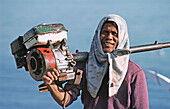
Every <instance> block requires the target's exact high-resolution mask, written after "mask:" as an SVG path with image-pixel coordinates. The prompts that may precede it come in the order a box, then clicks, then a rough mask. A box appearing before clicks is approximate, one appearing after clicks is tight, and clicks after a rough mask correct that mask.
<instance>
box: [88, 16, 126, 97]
mask: <svg viewBox="0 0 170 109" xmlns="http://www.w3.org/2000/svg"><path fill="white" fill-rule="evenodd" d="M105 21H113V22H115V23H116V24H117V26H118V46H117V48H116V50H114V51H113V52H112V53H104V51H103V49H102V44H101V41H100V31H101V29H102V25H103V24H104V22H105ZM118 49H129V37H128V32H127V24H126V22H125V20H124V19H123V18H122V17H120V16H118V15H114V14H112V15H108V16H106V17H104V18H103V19H102V20H101V21H100V23H99V25H98V27H97V30H96V33H95V35H94V37H93V41H92V44H91V48H90V53H89V59H88V63H87V71H86V76H87V89H88V91H89V92H90V94H91V96H92V97H93V98H95V97H96V96H97V93H98V91H99V88H100V86H101V84H102V81H103V78H104V76H105V74H106V73H107V72H108V69H109V87H108V88H109V97H111V96H113V95H115V94H116V93H117V92H118V89H119V88H120V86H121V84H122V82H123V80H124V78H125V75H126V72H127V68H128V61H129V55H128V54H127V55H122V54H121V53H119V52H116V51H117V50H118Z"/></svg>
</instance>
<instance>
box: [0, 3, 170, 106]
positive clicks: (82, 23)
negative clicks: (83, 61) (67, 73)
mask: <svg viewBox="0 0 170 109" xmlns="http://www.w3.org/2000/svg"><path fill="white" fill-rule="evenodd" d="M169 11H170V1H169V0H130V1H129V0H128V1H125V0H84V1H82V0H0V109H60V108H61V107H60V106H59V105H58V104H57V103H56V102H55V101H54V100H53V99H52V97H51V95H50V94H49V92H45V93H40V92H38V85H39V84H41V83H42V82H37V81H35V80H33V79H32V78H31V76H30V75H29V72H26V71H25V70H24V68H22V69H16V64H15V61H14V57H13V56H12V54H11V50H10V43H11V42H12V41H13V40H14V39H16V38H17V37H18V36H20V35H21V36H22V35H23V34H24V33H25V32H27V31H28V30H29V29H31V28H32V27H33V26H36V25H38V24H41V23H63V24H64V25H65V27H66V28H67V29H68V41H67V45H68V46H69V47H70V50H71V52H75V51H76V50H79V51H89V49H90V44H91V41H92V37H93V35H94V32H95V29H96V27H97V25H98V23H99V21H100V20H101V18H102V17H103V16H105V15H108V14H118V15H120V16H122V17H123V18H124V19H125V20H126V21H127V24H128V31H129V37H130V43H131V46H135V45H140V44H142V45H143V44H150V43H154V41H155V40H158V42H168V41H169V42H170V36H169V33H170V21H169V20H170V13H169ZM169 56H170V49H163V50H157V51H151V52H146V53H139V54H132V55H130V59H131V60H132V61H134V62H135V63H137V64H138V65H140V66H141V67H142V68H143V69H152V70H154V71H156V72H158V73H160V74H162V75H164V76H167V77H168V78H170V59H169ZM147 85H148V92H149V105H150V108H151V109H168V108H170V92H169V91H168V89H167V88H164V87H162V86H160V85H158V84H157V83H155V82H153V81H152V80H150V79H148V78H147ZM68 108H69V109H82V108H83V105H82V103H81V99H80V97H79V98H78V100H77V101H75V102H74V103H73V104H72V105H70V106H69V107H68Z"/></svg>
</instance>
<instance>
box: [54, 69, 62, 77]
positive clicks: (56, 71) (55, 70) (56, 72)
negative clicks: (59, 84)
mask: <svg viewBox="0 0 170 109" xmlns="http://www.w3.org/2000/svg"><path fill="white" fill-rule="evenodd" d="M53 71H54V72H55V74H56V75H57V77H59V75H60V74H59V72H58V70H57V69H55V68H54V69H53Z"/></svg>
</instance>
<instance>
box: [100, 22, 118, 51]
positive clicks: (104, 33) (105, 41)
mask: <svg viewBox="0 0 170 109" xmlns="http://www.w3.org/2000/svg"><path fill="white" fill-rule="evenodd" d="M100 40H101V44H102V48H103V51H104V52H105V53H111V52H112V51H113V50H115V49H116V47H117V45H118V30H117V29H116V27H115V25H114V24H113V22H106V23H105V24H104V25H103V27H102V30H101V32H100Z"/></svg>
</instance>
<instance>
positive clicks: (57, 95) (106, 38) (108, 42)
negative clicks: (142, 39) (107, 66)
mask: <svg viewBox="0 0 170 109" xmlns="http://www.w3.org/2000/svg"><path fill="white" fill-rule="evenodd" d="M117 36H118V31H117V29H116V27H115V26H114V25H113V24H112V23H110V22H108V23H105V24H104V25H103V28H102V30H101V33H100V40H101V44H102V48H103V51H104V52H105V53H111V52H112V51H113V50H115V49H116V47H117V44H118V37H117ZM58 76H59V73H58V70H56V69H53V71H48V72H47V74H46V75H44V76H43V81H44V83H45V84H46V85H47V87H48V89H49V90H50V93H51V95H52V97H53V98H54V100H55V101H56V102H57V103H58V104H60V105H61V106H63V104H64V96H65V94H66V97H65V100H66V101H67V100H68V93H67V92H66V93H65V92H64V90H63V89H62V88H61V87H59V86H57V85H56V84H55V83H54V80H57V79H58Z"/></svg>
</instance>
